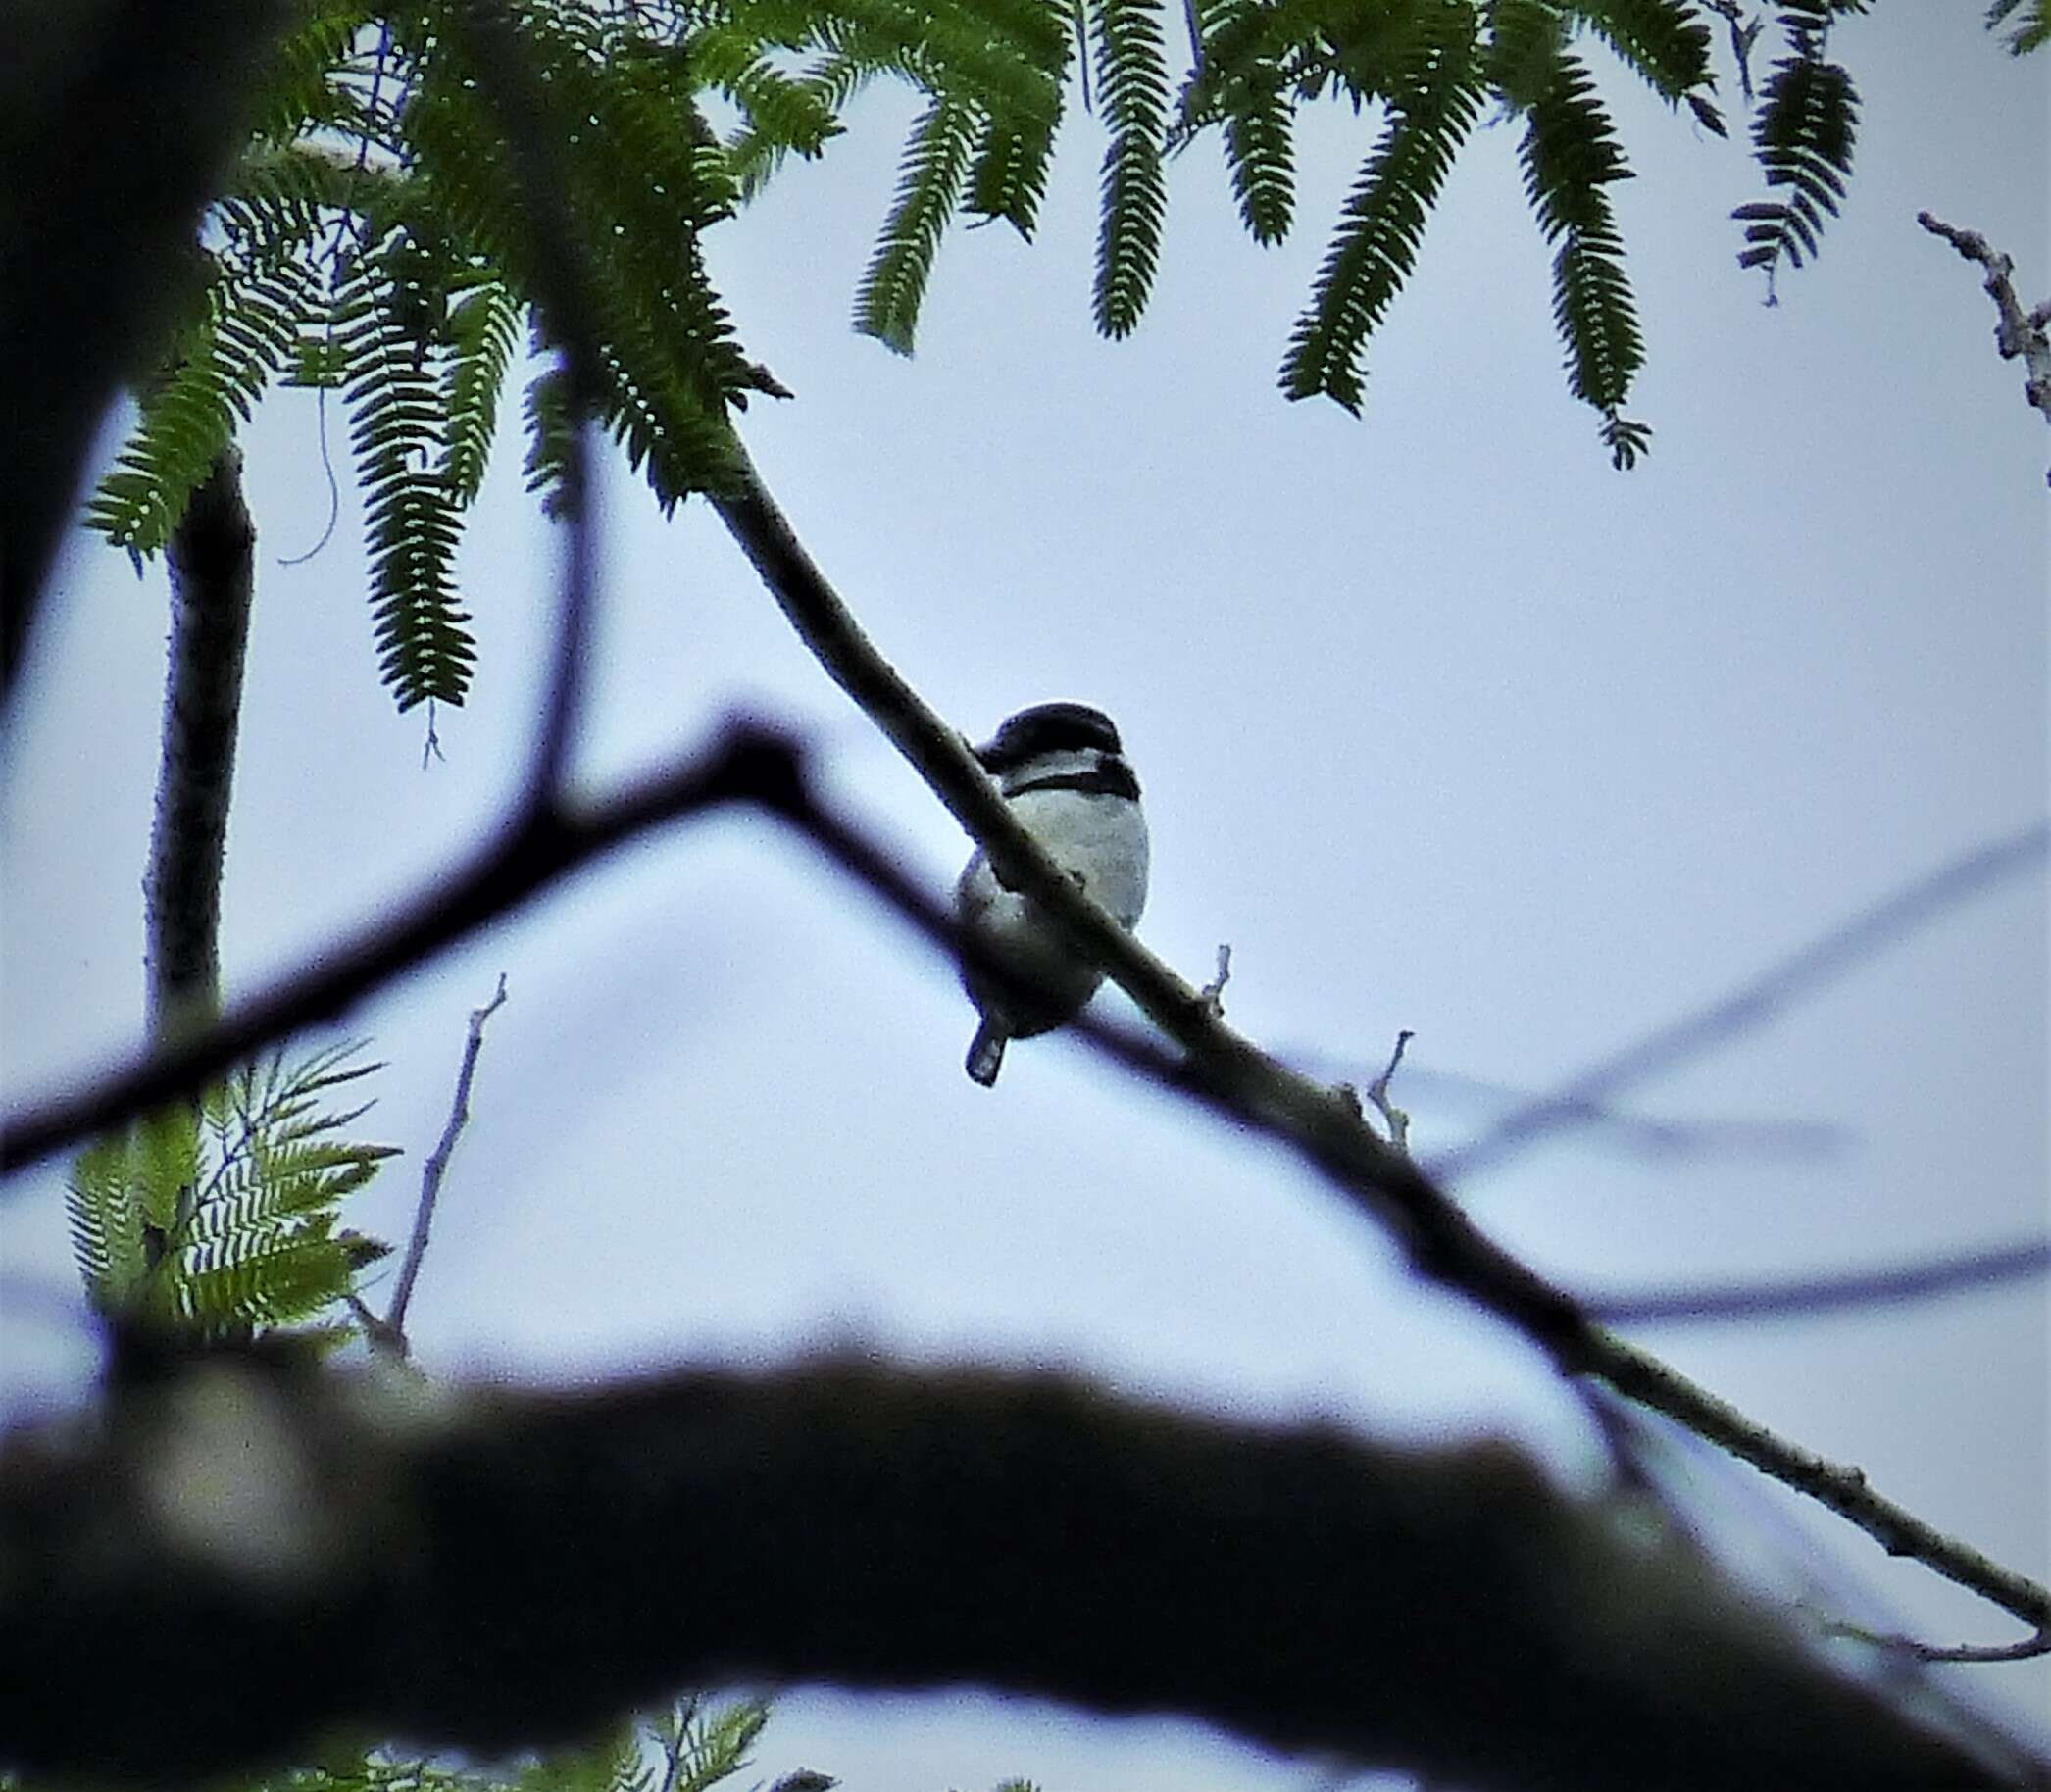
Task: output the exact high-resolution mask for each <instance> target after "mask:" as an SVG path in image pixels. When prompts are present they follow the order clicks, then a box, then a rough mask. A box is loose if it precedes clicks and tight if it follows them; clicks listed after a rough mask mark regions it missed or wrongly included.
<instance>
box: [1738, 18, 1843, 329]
mask: <svg viewBox="0 0 2051 1792" xmlns="http://www.w3.org/2000/svg"><path fill="white" fill-rule="evenodd" d="M1863 10H1864V7H1863V0H1797V3H1794V4H1788V5H1783V6H1782V7H1781V8H1780V25H1781V28H1782V30H1783V31H1784V32H1785V33H1786V37H1787V45H1788V53H1787V54H1786V55H1785V56H1783V57H1782V58H1780V60H1779V61H1778V62H1776V63H1775V65H1774V68H1773V73H1772V74H1771V75H1768V76H1767V79H1766V82H1765V84H1764V85H1763V86H1762V87H1761V89H1760V94H1759V107H1758V110H1757V112H1756V113H1755V115H1754V117H1753V120H1752V147H1753V155H1754V158H1755V159H1756V160H1757V161H1758V163H1759V166H1760V168H1761V169H1762V170H1764V171H1765V174H1766V181H1767V185H1768V186H1769V187H1774V188H1784V189H1786V195H1787V196H1786V197H1785V198H1784V199H1773V200H1756V201H1754V202H1752V203H1751V204H1749V205H1741V206H1739V207H1737V208H1736V209H1735V210H1734V211H1733V212H1732V213H1731V216H1732V217H1733V218H1735V219H1737V220H1738V221H1739V222H1740V223H1742V224H1744V226H1745V246H1744V248H1743V249H1741V250H1739V251H1738V257H1737V260H1738V265H1739V266H1740V267H1742V268H1764V269H1765V270H1766V274H1767V296H1768V299H1769V302H1771V301H1772V300H1773V298H1774V296H1775V282H1776V276H1777V275H1778V274H1779V270H1780V265H1781V263H1782V262H1783V261H1785V262H1786V263H1787V264H1788V265H1789V266H1791V267H1795V268H1799V267H1800V266H1801V265H1802V262H1803V260H1804V258H1805V257H1813V256H1814V255H1815V254H1816V252H1817V248H1818V243H1819V240H1820V238H1821V237H1822V235H1823V229H1824V220H1825V218H1826V217H1830V216H1834V215H1835V214H1836V211H1837V206H1838V202H1839V201H1840V200H1841V199H1842V198H1843V197H1844V183H1845V179H1846V177H1847V176H1848V175H1849V174H1851V171H1852V149H1853V145H1854V144H1855V142H1856V141H1857V137H1858V124H1859V95H1858V90H1857V88H1856V87H1855V86H1854V85H1853V84H1852V77H1851V75H1850V73H1849V72H1848V71H1847V70H1846V69H1845V68H1844V67H1843V66H1842V65H1841V64H1838V63H1835V62H1832V61H1830V60H1829V59H1828V57H1827V56H1826V53H1825V52H1826V47H1827V45H1828V42H1829V34H1830V25H1831V24H1832V23H1833V21H1834V20H1835V19H1836V17H1837V16H1838V15H1840V14H1843V13H1850V12H1859V11H1863Z"/></svg>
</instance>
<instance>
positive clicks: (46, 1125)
mask: <svg viewBox="0 0 2051 1792" xmlns="http://www.w3.org/2000/svg"><path fill="white" fill-rule="evenodd" d="M800 776H801V770H800V763H799V760H798V757H797V752H796V748H795V747H794V745H793V744H792V743H791V742H790V741H789V740H788V739H786V738H785V737H783V736H781V735H778V734H774V733H772V732H770V731H769V730H767V729H765V728H760V727H749V726H743V725H738V724H737V725H735V726H734V727H732V728H730V729H729V730H728V731H727V732H726V733H725V735H724V736H722V737H721V738H720V739H719V740H717V741H715V742H714V744H713V745H712V747H711V748H710V749H709V750H708V751H707V752H706V754H705V755H704V756H703V757H702V758H694V759H691V760H688V761H686V762H685V763H683V764H681V765H678V766H674V767H670V768H667V769H666V770H664V771H663V772H659V773H657V774H656V775H654V776H651V777H647V778H642V779H639V780H637V781H634V782H632V783H629V784H625V785H623V786H621V787H620V788H619V789H617V790H616V791H614V792H613V793H612V794H611V795H610V796H609V797H608V798H607V799H606V800H604V801H602V802H598V803H594V804H591V805H588V806H585V807H579V808H577V809H575V810H571V809H568V808H558V807H556V806H554V805H544V806H542V807H540V808H538V809H532V810H529V811H528V812H526V813H525V814H523V815H521V816H519V817H517V818H515V820H514V821H512V822H511V823H510V824H509V825H508V826H507V827H506V828H505V829H504V830H503V831H502V832H501V833H499V834H498V835H497V836H496V837H495V838H493V839H491V840H489V841H487V842H486V843H485V844H484V845H483V846H481V847H479V848H478V849H477V850H476V851H475V853H473V854H472V855H471V856H470V857H469V858H468V859H466V860H463V861H461V862H459V863H458V864H456V865H454V866H452V867H451V868H450V869H449V870H448V871H446V872H444V873H443V874H442V875H441V876H440V877H438V878H435V879H432V880H430V881H429V882H427V883H426V884H425V885H423V886H422V887H421V888H420V889H419V890H418V891H416V892H415V894H414V895H413V896H412V897H411V898H410V899H408V900H406V901H404V902H402V903H401V904H399V905H398V906H397V907H396V908H395V909H394V910H391V911H387V913H386V914H385V915H384V916H383V917H382V918H381V919H380V920H378V921H375V922H373V923H371V924H369V925H367V926H363V927H359V928H358V929H357V930H356V931H355V932H353V933H350V934H347V935H345V936H343V937H342V938H340V939H338V940H336V941H334V942H332V943H331V944H330V945H328V946H325V947H324V948H323V949H322V950H321V951H320V953H319V954H318V955H317V956H316V957H314V958H313V959H311V960H310V961H309V962H308V963H307V964H305V965H303V966H302V967H300V969H299V970H298V971H296V972H290V973H287V974H286V975H284V976H282V977H280V978H278V979H277V980H276V981H275V982H274V983H273V984H271V986H270V987H269V988H268V989H265V990H262V991H260V992H259V993H257V994H256V995H254V996H250V997H246V998H244V999H243V1000H241V1001H239V1002H237V1003H234V1004H233V1005H231V1006H230V1007H229V1009H228V1010H227V1012H226V1013H225V1014H224V1015H223V1017H222V1019H221V1020H220V1021H219V1022H217V1023H216V1024H215V1025H214V1026H212V1027H210V1028H208V1029H207V1030H206V1031H204V1032H203V1033H198V1034H195V1035H193V1036H191V1037H189V1038H183V1039H180V1040H178V1041H176V1042H175V1043H167V1044H165V1045H163V1046H161V1047H159V1048H158V1049H157V1050H155V1051H151V1052H146V1053H144V1054H142V1055H140V1056H138V1057H136V1058H134V1059H131V1060H130V1061H129V1062H128V1063H126V1064H125V1065H124V1066H122V1067H120V1068H119V1069H117V1070H113V1071H111V1072H110V1073H108V1074H107V1075H106V1076H104V1077H102V1078H100V1079H98V1080H96V1081H82V1086H81V1080H82V1079H71V1080H70V1083H69V1087H70V1092H68V1093H62V1094H58V1095H54V1096H52V1097H51V1098H50V1099H48V1100H47V1101H42V1102H31V1103H28V1104H25V1106H23V1107H20V1108H16V1109H14V1110H12V1111H10V1112H9V1114H8V1115H7V1117H6V1119H5V1120H4V1121H0V1174H4V1173H6V1172H8V1171H11V1170H18V1169H20V1168H22V1167H23V1166H24V1165H25V1164H31V1163H34V1162H36V1161H38V1160H39V1159H41V1158H44V1157H47V1156H49V1155H50V1154H51V1153H52V1152H55V1151H60V1150H62V1149H63V1148H64V1147H65V1146H67V1145H72V1144H76V1143H78V1142H79V1141H81V1140H83V1139H85V1138H88V1137H90V1136H92V1135H93V1134H94V1133H97V1132H100V1131H103V1130H104V1129H105V1128H106V1127H108V1126H110V1125H112V1124H114V1123H115V1122H117V1121H119V1120H125V1119H127V1118H129V1117H130V1116H131V1115H134V1114H138V1113H141V1112H143V1111H144V1110H146V1109H149V1108H152V1107H155V1106H157V1105H158V1104H159V1103H161V1102H164V1101H167V1100H169V1099H170V1098H171V1097H173V1096H175V1095H180V1094H184V1093H187V1092H189V1091H191V1090H193V1089H198V1088H202V1087H204V1086H205V1085H206V1084H207V1083H208V1082H209V1081H211V1080H212V1079H213V1078H215V1077H217V1076H219V1075H221V1074H222V1073H223V1072H224V1071H225V1070H228V1069H230V1068H231V1067H232V1066H234V1065H237V1064H240V1063H241V1062H243V1061H244V1060H245V1059H247V1058H249V1057H251V1056H252V1055H253V1054H254V1053H255V1052H257V1051H258V1050H259V1049H260V1048H261V1047H263V1046H266V1045H270V1044H273V1043H275V1041H277V1040H280V1039H283V1038H286V1037H288V1036H289V1035H291V1034H293V1033H296V1032H300V1031H303V1030H304V1029H305V1028H307V1027H309V1026H312V1025H314V1024H316V1023H317V1022H320V1021H323V1020H331V1019H333V1018H334V1017H335V1016H336V1015H338V1014H340V1013H341V1012H342V1011H343V1010H344V1009H346V1008H348V1007H349V1006H351V1005H352V1004H354V1003H356V1002H359V1001H361V1000H362V999H363V998H364V997H365V996H368V995H371V994H374V993H375V991H377V990H379V989H381V988H383V987H384V986H385V985H386V984H387V983H389V982H391V981H392V979H393V978H395V977H397V976H399V975H401V974H402V973H404V972H405V971H410V970H412V969H413V968H414V967H415V966H416V965H419V964H421V963H422V962H423V961H425V960H426V959H428V958H430V957H432V956H433V955H434V954H435V953H437V952H439V951H441V950H442V949H443V948H445V947H446V946H448V945H449V944H450V943H451V942H453V941H455V940H458V939H461V938H463V937H464V935H466V934H467V933H469V932H470V931H471V930H472V929H474V928H475V927H478V926H481V925H482V924H483V923H484V922H485V921H491V920H493V919H495V918H496V917H498V916H500V915H503V914H505V913H507V912H508V911H509V910H512V909H515V908H518V907H519V906H520V905H521V904H523V903H525V902H526V901H528V900H529V899H530V898H532V897H533V896H534V895H535V894H536V893H538V892H539V891H541V890H544V889H546V888H548V887H549V886H550V885H552V884H554V883H555V882H557V881H558V880H559V879H561V878H562V877H564V876H566V875H567V874H568V873H569V872H570V871H574V870H575V869H576V868H577V867H578V866H580V865H583V864H585V863H587V862H588V861H589V860H591V859H594V858H597V857H598V856H600V855H601V854H603V853H606V852H610V851H611V850H612V849H613V848H614V847H615V846H618V845H620V844H621V843H622V842H623V841H625V840H628V839H631V838H633V837H634V836H635V835H637V834H640V833H642V832H645V831H646V830H647V829H649V828H651V827H655V826H658V825H660V824H662V823H663V822H666V821H674V820H675V819H676V818H677V817H679V816H684V815H691V814H695V813H697V812H699V811H701V810H705V809H711V808H717V807H720V806H721V805H724V804H727V803H739V802H751V803H755V804H758V805H760V806H761V807H762V808H764V809H765V810H767V811H769V812H770V813H772V814H779V815H780V814H789V813H795V812H796V811H798V810H800V809H802V807H803V806H804V800H803V799H801V798H800V797H799V795H798V794H797V779H798V778H799V777H800ZM61 1086H63V1085H61Z"/></svg>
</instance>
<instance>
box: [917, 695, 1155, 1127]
mask: <svg viewBox="0 0 2051 1792" xmlns="http://www.w3.org/2000/svg"><path fill="white" fill-rule="evenodd" d="M975 757H976V758H977V759H979V760H981V761H982V764H983V769H984V770H985V771H986V772H989V774H990V775H991V776H992V777H994V778H995V779H996V780H997V785H998V788H999V789H1001V790H1002V791H1003V792H1004V798H1005V801H1006V802H1008V803H1009V804H1010V805H1011V809H1012V813H1013V814H1014V815H1016V816H1017V817H1018V818H1019V820H1020V821H1021V822H1023V823H1024V825H1025V827H1026V831H1027V832H1028V833H1030V834H1031V835H1032V836H1033V837H1034V838H1035V839H1036V840H1038V841H1039V843H1040V844H1041V845H1042V846H1044V847H1045V848H1046V849H1047V852H1048V853H1049V855H1050V856H1051V857H1052V858H1053V860H1054V862H1055V863H1056V864H1057V865H1059V866H1061V867H1062V868H1063V869H1064V870H1065V871H1068V872H1069V874H1070V875H1071V876H1073V877H1074V878H1075V879H1076V882H1077V883H1079V884H1080V885H1081V886H1082V888H1083V889H1084V891H1085V892H1087V893H1088V895H1089V896H1090V897H1091V899H1092V900H1094V901H1095V902H1096V903H1097V904H1098V905H1099V906H1100V907H1102V908H1103V909H1105V910H1107V911H1108V912H1109V913H1110V914H1111V915H1112V916H1113V917H1114V918H1115V919H1116V920H1117V921H1119V923H1120V924H1121V925H1122V926H1126V927H1129V926H1131V925H1133V923H1134V922H1136V921H1138V920H1139V912H1140V910H1141V909H1142V908H1144V907H1145V906H1146V872H1147V838H1146V818H1145V817H1144V816H1143V815H1142V814H1141V813H1140V809H1139V780H1138V778H1136V777H1134V776H1133V775H1132V768H1131V767H1130V766H1129V765H1127V764H1126V757H1125V752H1124V749H1123V747H1122V746H1121V744H1120V742H1119V737H1118V729H1117V728H1116V727H1114V726H1113V725H1112V722H1111V718H1110V717H1108V716H1106V715H1105V714H1104V713H1103V712H1102V711H1101V710H1093V709H1091V708H1090V707H1089V706H1088V705H1087V704H1082V703H1041V704H1037V705H1035V706H1034V707H1033V708H1031V709H1029V710H1021V711H1020V712H1019V713H1018V714H1017V715H1016V716H1014V717H1012V719H1011V720H1010V721H1009V722H1006V723H1005V724H1004V725H1003V726H1002V727H1001V728H999V729H998V730H997V736H996V738H995V739H994V740H992V741H990V742H989V743H988V744H987V745H984V746H980V747H977V748H976V749H975ZM954 900H955V909H956V912H957V913H958V914H959V915H960V917H961V921H962V925H963V926H964V927H965V928H967V929H968V931H969V932H970V933H971V934H972V935H973V936H974V937H975V939H977V940H978V941H980V942H981V943H983V944H984V945H986V946H988V947H990V948H991V949H992V950H993V951H995V952H998V953H1000V954H1002V955H1003V956H1004V958H1005V960H1006V961H1007V962H1008V963H1010V964H1012V965H1013V966H1015V967H1016V968H1017V971H1018V973H1019V975H1020V976H1021V977H1023V978H1024V979H1025V980H1026V982H1027V983H1029V984H1030V985H1031V986H1032V987H1033V988H1034V990H1035V991H1037V992H1038V993H1036V994H1035V995H1033V996H1031V997H1026V996H1024V995H1021V994H1018V993H1016V992H1014V991H1012V990H1010V989H1002V990H1000V989H997V988H994V987H992V986H991V984H990V983H989V981H988V980H987V979H985V978H983V977H979V976H978V975H977V974H976V973H975V971H974V970H973V969H971V968H969V967H967V966H965V967H964V968H963V971H962V983H963V986H964V987H965V988H966V989H967V990H968V992H969V995H970V998H971V999H972V1000H973V1001H974V1002H975V1006H976V1007H977V1008H979V1009H980V1010H981V1011H982V1024H981V1026H979V1027H977V1028H976V1031H975V1040H974V1042H973V1043H972V1044H971V1045H970V1047H969V1058H968V1065H967V1069H968V1071H969V1074H970V1076H971V1077H972V1078H973V1079H974V1080H975V1081H976V1082H979V1083H981V1084H982V1085H983V1086H984V1087H985V1088H987V1087H989V1085H990V1084H991V1083H993V1082H995V1081H996V1080H997V1071H998V1070H999V1069H1000V1068H1001V1067H1002V1065H1003V1063H1004V1047H1005V1045H1006V1043H1007V1042H1008V1041H1009V1040H1012V1039H1027V1038H1030V1037H1031V1036H1032V1035H1033V1034H1034V1033H1044V1032H1047V1031H1050V1030H1051V1029H1052V1028H1054V1027H1057V1026H1059V1025H1060V1024H1061V1023H1062V1022H1063V1021H1064V1020H1070V1019H1072V1018H1073V1017H1075V1016H1076V1014H1078V1013H1080V1012H1081V1009H1082V1005H1083V1004H1084V1003H1085V1002H1087V1001H1088V1000H1089V998H1090V997H1091V996H1092V995H1094V994H1095V993H1096V988H1097V985H1098V984H1099V983H1101V982H1102V981H1103V980H1104V972H1103V971H1101V970H1100V969H1099V968H1098V967H1097V966H1096V965H1094V964H1092V963H1091V962H1090V961H1089V960H1088V959H1086V958H1082V957H1080V956H1079V955H1078V954H1077V953H1076V950H1075V949H1074V947H1072V946H1071V945H1070V944H1069V942H1068V939H1067V937H1066V936H1065V935H1064V934H1063V933H1062V932H1061V930H1060V928H1058V927H1057V926H1056V925H1055V923H1054V921H1053V920H1052V919H1051V918H1050V917H1049V916H1048V915H1047V913H1046V911H1045V910H1044V909H1042V908H1040V907H1039V906H1038V904H1036V903H1034V902H1032V901H1031V900H1029V899H1028V898H1027V897H1026V896H1024V895H1022V894H1020V892H1018V891H1017V890H1014V889H1011V888H1009V887H1008V886H1007V885H1006V883H1005V881H1004V879H1003V878H1002V877H1000V876H999V875H998V874H997V871H996V869H995V868H994V867H993V866H992V865H991V864H990V862H989V859H988V858H987V857H986V856H985V855H984V854H983V853H981V852H979V851H978V852H977V853H976V854H975V857H974V858H972V859H971V860H970V861H969V863H968V865H967V867H966V868H965V869H964V870H963V871H962V876H961V881H960V882H959V883H958V884H957V885H956V886H955V892H954Z"/></svg>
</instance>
